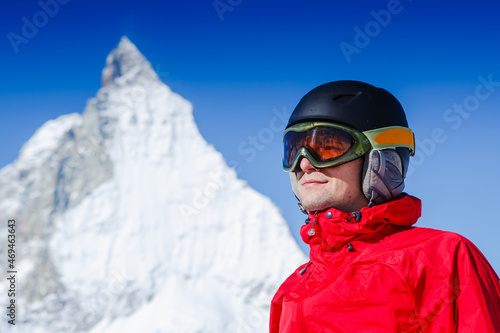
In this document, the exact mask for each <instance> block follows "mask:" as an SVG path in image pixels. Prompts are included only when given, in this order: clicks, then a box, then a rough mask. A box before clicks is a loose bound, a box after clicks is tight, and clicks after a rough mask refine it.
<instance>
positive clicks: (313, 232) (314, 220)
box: [307, 212, 318, 237]
mask: <svg viewBox="0 0 500 333" xmlns="http://www.w3.org/2000/svg"><path fill="white" fill-rule="evenodd" d="M317 214H318V212H315V213H314V217H313V222H312V224H311V229H309V230H308V231H307V234H308V235H309V236H311V237H312V236H314V235H315V234H316V230H314V222H316V219H317V217H316V215H317Z"/></svg>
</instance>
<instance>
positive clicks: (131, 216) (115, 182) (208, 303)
mask: <svg viewBox="0 0 500 333" xmlns="http://www.w3.org/2000/svg"><path fill="white" fill-rule="evenodd" d="M102 77H103V86H102V88H101V89H100V90H99V91H98V93H97V96H96V97H95V98H92V99H90V100H89V102H88V104H87V106H86V108H85V110H84V112H83V114H82V115H80V114H69V115H65V116H61V117H59V118H57V119H55V120H50V121H48V122H47V123H45V124H44V125H43V126H42V127H41V128H40V129H39V130H38V131H37V132H36V133H35V134H34V135H33V137H32V138H31V139H30V140H29V141H28V142H27V143H26V144H25V145H24V147H23V148H22V150H21V153H20V155H19V158H18V159H17V160H16V161H14V162H13V163H12V164H10V165H8V166H6V167H5V168H3V169H2V170H0V211H2V212H3V213H4V216H5V217H8V218H9V219H15V220H16V222H17V226H18V229H17V231H16V237H17V244H19V248H21V247H22V256H19V257H18V259H17V260H18V261H17V266H18V267H16V269H18V271H19V272H22V276H23V277H22V279H19V281H18V286H17V288H18V291H19V292H18V295H17V304H18V314H19V319H18V320H19V322H17V323H16V329H18V330H17V332H30V333H31V332H35V333H36V332H50V333H53V332H93V333H99V332H102V333H104V332H106V333H113V332H120V333H121V332H145V333H148V332H150V333H153V332H186V333H189V332H207V333H208V332H214V333H215V332H216V333H221V332H231V333H233V332H266V331H267V329H268V328H267V325H268V307H269V302H270V300H271V297H272V295H273V293H274V292H275V290H276V289H277V287H278V286H279V283H280V282H281V281H282V280H283V279H284V278H285V276H286V275H288V274H289V273H290V272H291V270H293V269H294V268H295V267H296V266H297V265H298V264H299V263H302V262H304V261H305V260H306V258H305V256H304V255H303V253H302V252H301V251H300V250H299V248H298V246H297V244H296V243H295V241H294V240H293V238H292V236H291V235H290V232H289V229H288V226H287V224H286V222H285V221H284V220H283V218H282V217H281V215H280V213H279V211H278V209H277V208H276V207H275V206H274V204H273V203H272V202H271V201H270V200H269V199H268V198H266V197H264V196H262V195H261V194H259V193H257V192H256V191H254V190H253V189H251V188H250V187H248V186H247V185H246V183H245V182H243V181H241V180H239V179H238V178H237V176H236V173H235V171H234V170H233V169H231V168H229V167H228V166H227V164H226V162H225V161H224V159H223V157H222V155H221V154H220V153H218V152H217V151H216V150H215V149H214V148H213V147H212V146H211V145H209V144H208V143H207V142H206V141H205V140H204V139H203V137H202V136H201V134H200V133H199V131H198V128H197V126H196V124H195V121H194V118H193V113H192V106H191V104H190V103H189V102H188V101H186V100H185V99H184V98H182V97H181V96H179V95H178V94H176V93H174V92H172V91H171V90H170V88H168V87H167V86H166V85H165V84H163V83H162V82H161V81H160V80H158V77H157V75H156V73H154V71H153V70H152V68H151V65H150V64H149V62H148V61H147V60H146V59H145V58H144V56H143V55H142V54H141V53H140V52H139V51H138V50H137V48H136V47H135V46H134V45H133V44H132V43H131V42H130V41H129V40H128V39H127V38H126V37H124V38H122V40H121V41H120V43H119V45H118V48H117V49H115V50H113V51H112V52H111V53H110V55H109V56H108V58H107V60H106V67H105V68H104V70H103V76H102ZM6 232H7V228H2V229H0V249H2V251H3V249H6V248H7V247H6V243H5V241H6V239H7V235H6ZM2 253H3V255H4V257H6V254H5V251H4V252H2ZM7 282H8V281H6V280H3V281H0V293H1V294H2V295H7V289H8V285H7ZM2 325H3V326H2ZM5 325H7V323H6V321H5V320H4V321H2V322H1V323H0V331H2V332H3V331H7V328H6V327H5ZM9 328H10V327H9Z"/></svg>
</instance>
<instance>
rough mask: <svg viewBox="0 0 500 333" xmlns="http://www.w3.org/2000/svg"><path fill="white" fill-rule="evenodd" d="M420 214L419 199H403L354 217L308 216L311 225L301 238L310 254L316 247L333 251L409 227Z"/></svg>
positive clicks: (339, 213)
mask: <svg viewBox="0 0 500 333" xmlns="http://www.w3.org/2000/svg"><path fill="white" fill-rule="evenodd" d="M358 214H359V215H358ZM420 214H421V201H420V199H418V198H416V197H413V196H410V195H404V196H403V195H402V196H400V197H399V198H398V199H396V200H393V201H390V202H387V203H384V204H381V205H376V206H372V207H363V208H362V209H361V210H360V211H359V212H355V213H345V212H342V211H340V210H337V209H335V208H330V209H327V210H324V211H320V212H315V213H309V219H310V221H311V222H310V223H308V224H306V225H303V226H302V227H301V230H300V235H301V237H302V240H303V241H304V242H305V243H307V244H309V245H310V246H311V250H313V247H317V246H319V247H320V249H317V250H326V251H335V250H338V249H340V248H342V247H343V246H344V245H346V244H347V243H349V242H351V241H353V240H368V239H372V238H374V237H377V236H378V235H377V236H376V235H375V234H376V233H378V234H381V233H380V231H381V230H382V229H385V228H387V227H389V228H390V227H391V226H406V227H409V226H411V225H413V224H415V223H416V222H417V220H418V218H419V217H420ZM311 229H313V230H314V232H312V230H311ZM382 234H385V233H382ZM382 234H381V235H380V236H381V237H383V235H382Z"/></svg>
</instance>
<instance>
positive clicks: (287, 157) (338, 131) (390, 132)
mask: <svg viewBox="0 0 500 333" xmlns="http://www.w3.org/2000/svg"><path fill="white" fill-rule="evenodd" d="M283 146H284V154H283V170H285V171H287V172H288V171H295V169H296V168H299V169H300V167H298V164H299V161H300V159H301V158H302V157H305V158H307V159H308V160H309V162H311V164H312V165H313V166H314V167H316V168H327V167H332V166H336V165H339V164H342V163H346V162H349V161H352V160H354V159H356V158H358V157H359V156H362V155H364V154H366V153H367V152H369V151H371V150H382V149H387V148H396V147H405V148H408V149H409V151H410V155H411V156H413V155H414V154H415V140H414V135H413V132H412V131H411V130H410V129H409V128H407V127H401V126H389V127H383V128H378V129H374V130H369V131H364V132H359V131H357V130H355V129H353V128H350V127H347V126H343V125H339V124H333V123H327V122H304V123H299V124H295V125H293V126H290V127H289V128H287V129H286V130H285V133H284V135H283Z"/></svg>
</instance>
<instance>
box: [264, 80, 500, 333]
mask: <svg viewBox="0 0 500 333" xmlns="http://www.w3.org/2000/svg"><path fill="white" fill-rule="evenodd" d="M283 141H284V148H285V152H284V158H283V168H284V169H285V171H288V172H289V173H290V180H291V183H292V188H293V191H294V193H295V195H296V196H297V198H298V199H299V205H300V206H301V207H302V209H303V211H304V212H306V213H308V219H307V220H306V224H305V225H304V226H302V228H301V236H302V239H303V240H304V241H305V242H306V243H307V244H309V246H310V261H309V262H308V263H306V264H304V265H302V266H301V267H299V268H298V269H297V270H296V271H295V272H294V273H293V274H292V275H291V276H290V277H289V278H288V279H287V280H286V281H285V282H284V283H283V284H282V285H281V287H280V288H279V290H278V291H277V293H276V295H275V296H274V298H273V300H272V304H271V318H270V331H271V332H272V333H278V332H279V333H284V332H312V333H320V332H500V283H499V279H498V276H497V275H496V274H495V272H494V271H493V269H492V268H491V266H490V265H489V263H488V262H487V260H486V259H485V258H484V256H483V255H482V254H481V252H479V250H478V249H477V248H476V247H475V246H474V245H473V244H472V243H471V242H470V241H469V240H467V239H465V238H464V237H462V236H460V235H457V234H454V233H450V232H444V231H439V230H433V229H428V228H419V227H412V225H413V224H414V223H415V222H416V221H417V219H418V218H419V217H420V209H421V203H420V200H419V199H417V198H415V197H413V196H410V195H407V194H405V193H403V192H402V191H403V188H404V178H405V174H406V171H407V169H408V163H409V157H410V155H413V154H414V137H413V133H412V131H411V130H410V129H409V128H408V124H407V120H406V116H405V113H404V111H403V108H402V107H401V105H400V103H399V102H398V101H397V99H396V98H395V97H394V96H393V95H391V94H390V93H389V92H387V91H386V90H384V89H380V88H376V87H374V86H372V85H369V84H366V83H363V82H358V81H336V82H330V83H327V84H324V85H321V86H319V87H317V88H315V89H313V90H312V91H310V92H309V93H308V94H306V95H305V96H304V97H303V98H302V100H301V101H300V102H299V104H298V105H297V107H296V108H295V110H294V111H293V113H292V115H291V116H290V120H289V123H288V125H287V128H286V130H285V135H284V138H283Z"/></svg>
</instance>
